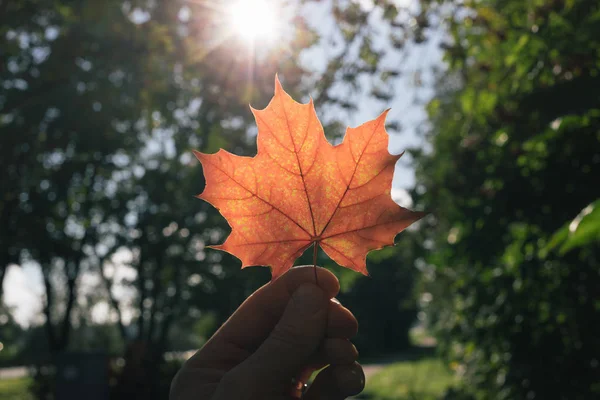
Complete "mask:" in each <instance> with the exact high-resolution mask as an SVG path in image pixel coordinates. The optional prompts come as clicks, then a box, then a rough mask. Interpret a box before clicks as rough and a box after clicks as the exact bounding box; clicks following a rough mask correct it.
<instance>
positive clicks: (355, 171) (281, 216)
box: [195, 78, 424, 279]
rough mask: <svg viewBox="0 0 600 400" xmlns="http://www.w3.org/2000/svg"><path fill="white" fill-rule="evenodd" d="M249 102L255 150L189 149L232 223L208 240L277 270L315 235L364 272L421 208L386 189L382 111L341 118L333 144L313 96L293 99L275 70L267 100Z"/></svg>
mask: <svg viewBox="0 0 600 400" xmlns="http://www.w3.org/2000/svg"><path fill="white" fill-rule="evenodd" d="M252 112H253V114H254V117H255V118H256V122H257V124H258V138H257V144H258V153H257V155H256V156H255V157H240V156H236V155H234V154H231V153H229V152H227V151H224V150H222V149H221V150H219V151H218V152H217V153H215V154H203V153H200V152H195V154H196V157H198V160H200V162H201V163H202V166H203V168H204V175H205V178H206V187H205V189H204V192H203V193H202V194H201V195H199V196H198V197H199V198H201V199H203V200H205V201H207V202H209V203H211V204H212V205H213V206H215V207H216V208H217V209H218V210H219V211H220V212H221V214H222V215H223V216H224V217H225V218H226V219H227V221H228V222H229V225H230V226H231V228H232V231H231V234H230V235H229V237H228V238H227V240H226V241H225V243H223V244H222V245H219V246H214V248H216V249H220V250H224V251H226V252H228V253H231V254H233V255H234V256H236V257H238V258H239V259H241V260H242V268H244V267H248V266H253V265H264V266H270V267H271V272H272V275H273V279H275V278H277V277H278V276H280V275H281V274H283V273H284V272H285V271H287V270H288V269H289V268H291V267H292V265H293V263H294V261H295V260H296V259H297V258H298V257H299V256H300V255H301V254H302V253H303V252H304V251H305V250H306V249H308V248H309V247H310V246H311V245H312V244H314V245H315V246H317V245H318V246H320V247H321V248H322V249H323V250H324V251H325V253H327V255H329V257H331V258H332V259H333V260H334V261H335V262H336V263H338V264H339V265H341V266H344V267H347V268H350V269H353V270H355V271H358V272H361V273H363V274H365V275H368V273H367V267H366V256H367V253H368V252H369V251H371V250H375V249H380V248H382V247H384V246H388V245H392V244H393V243H394V237H395V236H396V234H398V233H399V232H401V231H402V230H404V229H405V228H406V227H408V226H409V225H411V224H412V223H413V222H415V221H417V220H419V219H420V218H422V217H423V215H424V213H421V212H413V211H410V210H407V209H405V208H403V207H400V206H399V205H397V204H396V203H394V201H393V200H392V198H391V187H392V176H393V173H394V166H395V164H396V161H397V160H398V159H399V158H400V157H401V155H398V156H393V155H391V154H390V153H389V152H388V150H387V148H388V134H387V132H386V131H385V126H384V124H385V117H386V114H387V111H385V112H384V113H382V114H381V115H380V116H379V117H378V118H377V119H375V120H372V121H369V122H367V123H365V124H363V125H361V126H359V127H358V128H348V130H347V131H346V135H345V137H344V140H343V142H342V143H341V144H339V145H337V146H333V145H331V144H330V143H329V142H328V141H327V139H326V138H325V134H324V132H323V127H322V126H321V123H320V122H319V119H318V118H317V115H316V112H315V108H314V106H313V103H312V99H311V101H310V102H309V103H308V104H300V103H297V102H296V101H294V100H293V99H292V98H291V97H290V96H289V95H288V94H287V93H286V92H285V91H284V90H283V88H282V87H281V84H280V83H279V80H278V79H277V78H276V79H275V96H274V97H273V99H272V100H271V102H270V103H269V105H268V106H267V107H266V108H265V109H264V110H255V109H252ZM315 251H316V247H315Z"/></svg>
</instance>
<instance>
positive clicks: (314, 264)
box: [313, 242, 319, 286]
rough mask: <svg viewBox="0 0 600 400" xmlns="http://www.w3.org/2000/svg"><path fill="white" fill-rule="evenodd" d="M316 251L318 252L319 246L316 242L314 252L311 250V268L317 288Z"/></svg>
mask: <svg viewBox="0 0 600 400" xmlns="http://www.w3.org/2000/svg"><path fill="white" fill-rule="evenodd" d="M318 250H319V245H318V244H317V242H315V244H314V250H313V268H314V271H315V283H316V284H317V286H319V278H317V251H318Z"/></svg>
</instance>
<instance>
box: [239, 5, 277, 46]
mask: <svg viewBox="0 0 600 400" xmlns="http://www.w3.org/2000/svg"><path fill="white" fill-rule="evenodd" d="M270 3H271V2H269V1H267V0H253V1H250V0H239V1H236V2H234V3H233V4H232V5H231V7H230V8H229V17H230V21H231V26H232V28H233V30H234V32H235V33H236V35H238V36H239V37H240V38H242V39H244V40H246V41H248V42H258V41H268V40H270V39H271V40H272V39H273V38H274V37H275V36H276V35H277V34H278V31H279V29H278V23H277V16H276V13H275V11H274V9H273V6H274V5H273V4H270Z"/></svg>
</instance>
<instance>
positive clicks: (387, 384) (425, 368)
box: [360, 358, 458, 400]
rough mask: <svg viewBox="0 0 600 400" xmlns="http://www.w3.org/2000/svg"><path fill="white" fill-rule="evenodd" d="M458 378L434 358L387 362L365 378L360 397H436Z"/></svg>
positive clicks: (403, 399) (404, 399)
mask: <svg viewBox="0 0 600 400" xmlns="http://www.w3.org/2000/svg"><path fill="white" fill-rule="evenodd" d="M457 382H458V380H457V378H456V377H455V376H454V374H453V373H452V371H450V370H449V369H448V368H447V367H446V366H445V365H444V364H443V363H442V361H440V360H438V359H435V358H426V359H421V360H416V361H401V362H397V363H394V364H390V365H389V366H388V367H385V368H384V369H383V370H381V371H379V372H377V373H375V374H374V375H373V376H372V377H370V378H369V379H368V380H367V386H366V388H365V390H364V392H363V394H362V395H361V396H360V398H361V399H369V400H417V399H418V400H437V399H439V398H440V397H441V396H442V395H443V394H444V393H445V391H446V389H448V388H449V387H450V386H452V385H454V384H455V383H457Z"/></svg>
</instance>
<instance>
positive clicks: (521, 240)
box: [414, 0, 600, 399]
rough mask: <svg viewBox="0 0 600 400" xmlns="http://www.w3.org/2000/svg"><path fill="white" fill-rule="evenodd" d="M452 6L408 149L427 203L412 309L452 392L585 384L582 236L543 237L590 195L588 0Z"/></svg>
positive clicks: (589, 394) (587, 347)
mask: <svg viewBox="0 0 600 400" xmlns="http://www.w3.org/2000/svg"><path fill="white" fill-rule="evenodd" d="M457 15H460V16H461V17H460V18H455V19H452V20H450V21H448V22H447V23H448V26H449V30H450V32H451V40H449V42H448V43H446V45H445V47H446V58H447V61H448V64H449V70H448V72H447V73H446V74H444V75H443V76H441V77H440V79H439V84H438V89H437V95H436V98H435V99H434V100H433V101H432V102H431V103H430V104H429V113H430V118H431V127H430V130H429V134H428V136H427V138H428V141H429V144H430V145H431V151H430V152H427V151H415V152H414V156H415V159H416V165H417V181H418V182H419V185H418V186H417V187H416V189H415V191H414V195H415V196H416V198H417V201H418V203H419V204H420V205H421V206H423V207H425V208H426V209H428V210H431V211H432V212H433V214H434V218H433V219H432V220H431V221H430V222H431V224H430V228H429V229H431V232H433V249H434V251H433V252H432V253H431V254H430V256H429V257H427V263H428V264H429V266H428V268H429V269H430V270H431V274H430V277H434V278H435V279H430V280H429V282H428V284H427V287H428V288H429V290H431V291H432V293H433V298H434V301H433V302H432V303H431V307H430V308H429V309H428V311H429V313H430V316H431V318H432V319H433V320H434V321H436V328H437V330H438V333H439V336H440V339H441V342H442V345H443V349H444V352H445V354H446V355H447V356H448V357H449V358H450V359H453V360H456V361H457V362H458V363H460V364H462V365H463V366H464V368H465V371H466V372H465V377H466V381H465V388H464V389H465V391H466V392H469V393H472V394H478V396H480V397H482V398H498V399H504V398H506V399H509V398H510V399H520V398H523V399H525V398H534V397H535V398H544V399H567V398H569V399H571V398H578V399H588V398H590V399H591V398H595V397H597V396H598V393H599V387H598V385H597V379H596V376H597V371H598V360H597V356H596V355H597V354H600V341H599V340H598V337H600V330H599V329H600V324H598V323H597V321H596V320H597V318H596V315H597V313H598V303H597V301H596V300H595V297H594V293H598V291H599V290H600V279H599V277H600V270H599V269H598V266H599V265H600V264H599V263H598V257H599V255H600V253H599V247H598V241H597V236H596V239H593V237H592V238H590V237H589V236H588V239H589V240H588V241H587V242H582V244H581V245H580V246H579V247H575V246H573V247H572V249H571V250H570V251H564V250H563V251H562V252H561V251H558V250H557V247H556V246H555V245H554V243H555V242H556V241H555V242H553V241H552V239H553V237H555V236H554V235H555V233H556V232H557V231H558V230H559V229H560V228H561V227H562V226H563V225H564V224H570V226H572V228H573V229H574V230H576V228H577V225H576V224H575V225H573V224H574V222H573V221H576V220H577V218H576V216H577V215H578V214H580V212H581V211H582V210H583V209H586V207H588V213H589V212H590V209H589V205H591V204H593V203H594V202H595V201H597V199H598V198H599V197H600V191H599V186H598V185H597V184H596V182H595V181H597V179H596V177H597V176H598V174H600V163H599V161H600V159H599V156H598V153H597V143H598V140H599V138H600V136H598V134H599V132H600V119H599V116H600V112H599V110H598V104H599V103H598V93H597V92H596V91H593V90H589V88H591V87H594V86H596V85H597V84H598V60H600V58H599V57H600V53H599V50H600V43H599V42H598V37H600V36H599V35H598V34H599V31H598V29H599V28H598V24H597V23H596V22H595V19H596V18H597V16H598V6H597V4H596V3H595V2H592V1H585V0H581V1H565V2H563V1H554V2H538V3H536V2H533V3H532V2H521V1H486V2H468V3H464V5H462V6H457ZM592 208H593V207H592ZM574 219H575V220H574ZM580 219H581V218H580ZM563 238H564V233H563ZM557 240H558V239H557ZM478 398H479V397H478Z"/></svg>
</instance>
